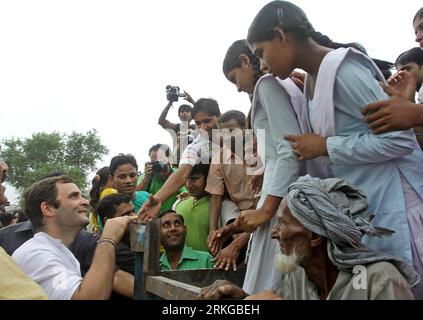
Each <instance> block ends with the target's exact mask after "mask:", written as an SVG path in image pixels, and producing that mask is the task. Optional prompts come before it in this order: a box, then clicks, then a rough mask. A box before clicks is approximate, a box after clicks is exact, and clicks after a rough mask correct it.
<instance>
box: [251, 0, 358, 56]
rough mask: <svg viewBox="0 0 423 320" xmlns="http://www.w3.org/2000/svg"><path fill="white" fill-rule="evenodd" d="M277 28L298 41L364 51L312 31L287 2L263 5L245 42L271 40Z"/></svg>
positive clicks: (298, 11)
mask: <svg viewBox="0 0 423 320" xmlns="http://www.w3.org/2000/svg"><path fill="white" fill-rule="evenodd" d="M277 27H279V28H281V29H282V30H284V31H285V32H289V33H292V34H294V35H295V37H296V39H298V40H300V41H305V40H307V39H308V38H311V39H313V40H314V41H316V42H317V43H318V44H320V45H322V46H324V47H327V48H332V49H338V48H346V47H354V48H356V49H358V50H360V51H362V52H363V49H364V48H363V47H362V46H361V45H359V44H357V43H338V42H333V41H332V40H331V39H330V38H329V37H328V36H326V35H323V34H321V33H320V32H317V31H316V30H314V28H313V26H312V24H311V23H310V22H309V21H308V18H307V16H306V14H305V13H304V11H303V10H302V9H301V8H299V7H298V6H296V5H295V4H293V3H290V2H287V1H272V2H270V3H268V4H267V5H265V6H264V7H263V8H262V9H261V10H260V11H259V13H258V14H257V15H256V17H255V18H254V20H253V22H252V23H251V25H250V28H249V30H248V37H247V41H248V42H249V43H255V42H262V41H269V40H272V39H274V37H275V36H276V32H275V28H277Z"/></svg>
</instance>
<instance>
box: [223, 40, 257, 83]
mask: <svg viewBox="0 0 423 320" xmlns="http://www.w3.org/2000/svg"><path fill="white" fill-rule="evenodd" d="M241 54H244V55H246V56H247V57H248V59H250V62H251V64H252V66H253V71H254V79H253V85H256V83H257V81H258V79H260V78H261V77H262V76H263V74H264V73H263V72H262V71H261V70H260V60H259V59H258V58H257V57H256V56H255V55H254V54H253V53H252V52H251V50H250V48H249V47H248V44H247V41H246V40H237V41H235V42H234V43H232V45H231V46H230V47H229V49H228V51H227V52H226V55H225V59H223V74H224V75H225V77H226V78H227V77H228V74H229V72H231V71H232V70H233V69H235V68H240V67H241V60H240V59H239V56H240V55H241Z"/></svg>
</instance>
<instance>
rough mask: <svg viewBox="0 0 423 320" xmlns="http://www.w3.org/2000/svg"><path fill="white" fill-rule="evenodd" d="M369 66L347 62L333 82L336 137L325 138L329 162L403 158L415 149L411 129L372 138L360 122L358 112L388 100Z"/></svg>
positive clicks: (351, 163)
mask: <svg viewBox="0 0 423 320" xmlns="http://www.w3.org/2000/svg"><path fill="white" fill-rule="evenodd" d="M374 73H375V70H372V69H371V66H370V65H365V64H363V63H360V62H358V61H355V60H352V59H348V60H346V61H345V62H344V63H343V64H342V65H341V67H340V69H339V71H338V75H337V79H336V82H335V94H334V100H335V108H336V110H335V121H336V134H337V135H336V136H335V137H329V138H328V139H327V149H328V153H329V158H330V160H331V162H332V163H333V164H335V165H344V166H354V165H361V164H368V163H380V162H384V161H390V160H393V159H396V158H400V157H403V156H405V155H408V154H410V153H412V152H413V150H414V149H415V147H416V144H415V137H414V134H413V132H412V131H411V130H408V131H399V132H390V133H386V134H381V135H374V134H373V133H372V132H371V130H370V129H369V128H368V126H367V124H366V123H365V122H364V121H363V116H362V114H361V110H362V109H363V108H364V107H365V106H367V105H368V104H370V103H373V102H376V101H380V100H385V99H388V98H389V97H388V96H387V95H386V94H385V93H384V92H383V89H382V88H381V86H380V85H379V83H378V81H377V80H376V79H375V77H374Z"/></svg>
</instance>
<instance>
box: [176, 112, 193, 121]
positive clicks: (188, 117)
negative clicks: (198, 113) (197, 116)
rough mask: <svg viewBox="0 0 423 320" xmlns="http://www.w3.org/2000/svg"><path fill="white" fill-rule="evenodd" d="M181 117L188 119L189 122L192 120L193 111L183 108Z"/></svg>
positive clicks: (182, 119)
mask: <svg viewBox="0 0 423 320" xmlns="http://www.w3.org/2000/svg"><path fill="white" fill-rule="evenodd" d="M179 119H180V120H181V121H187V122H188V123H189V122H191V120H192V117H191V111H188V110H182V111H181V112H179Z"/></svg>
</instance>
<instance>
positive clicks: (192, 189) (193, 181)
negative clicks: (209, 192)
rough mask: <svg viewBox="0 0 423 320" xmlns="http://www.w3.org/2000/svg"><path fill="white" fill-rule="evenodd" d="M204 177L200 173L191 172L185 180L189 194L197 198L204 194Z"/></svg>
mask: <svg viewBox="0 0 423 320" xmlns="http://www.w3.org/2000/svg"><path fill="white" fill-rule="evenodd" d="M206 183H207V181H206V178H205V177H204V176H203V175H201V174H193V175H190V177H189V178H188V180H187V183H186V187H187V189H188V192H189V194H190V196H192V197H194V198H199V197H201V196H202V195H203V194H204V190H205V189H206Z"/></svg>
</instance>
